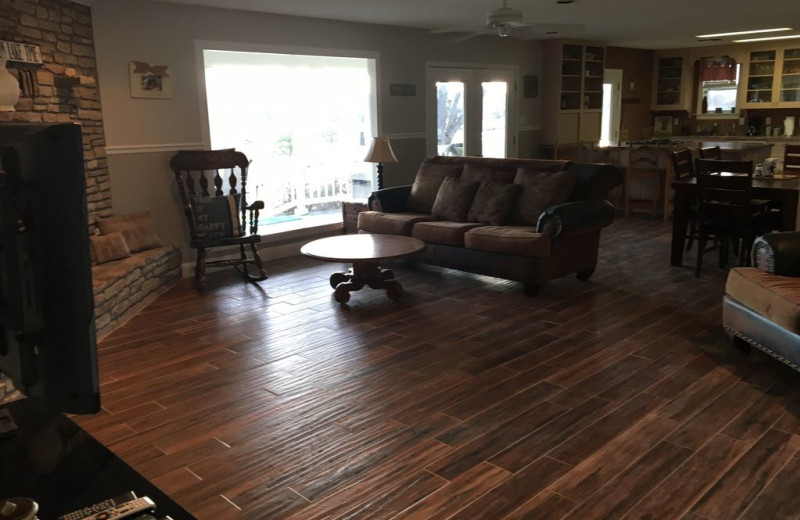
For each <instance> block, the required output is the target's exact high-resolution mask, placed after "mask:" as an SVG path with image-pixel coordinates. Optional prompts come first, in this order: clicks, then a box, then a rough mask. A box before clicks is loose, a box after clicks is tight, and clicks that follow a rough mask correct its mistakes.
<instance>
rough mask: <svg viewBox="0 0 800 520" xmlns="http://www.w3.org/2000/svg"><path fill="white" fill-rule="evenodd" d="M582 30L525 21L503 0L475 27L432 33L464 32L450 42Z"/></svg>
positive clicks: (563, 24) (529, 36)
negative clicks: (491, 36)
mask: <svg viewBox="0 0 800 520" xmlns="http://www.w3.org/2000/svg"><path fill="white" fill-rule="evenodd" d="M581 31H583V26H582V25H580V24H570V23H533V22H528V21H525V13H523V12H522V11H521V10H520V9H514V8H513V7H508V0H503V5H502V7H498V8H497V9H494V10H493V11H489V12H488V13H486V21H485V22H484V23H483V24H481V25H478V26H477V27H449V28H444V29H434V30H432V31H431V33H433V34H441V33H451V32H465V33H468V34H466V35H464V36H461V37H458V38H455V39H453V40H451V42H452V43H456V42H460V41H465V40H468V39H470V38H475V37H477V36H482V35H496V36H499V37H501V38H505V37H507V36H514V37H517V38H523V39H537V38H544V37H548V36H556V35H558V36H560V37H562V36H564V35H571V34H577V33H580V32H581Z"/></svg>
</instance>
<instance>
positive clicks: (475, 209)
mask: <svg viewBox="0 0 800 520" xmlns="http://www.w3.org/2000/svg"><path fill="white" fill-rule="evenodd" d="M521 189H522V186H521V185H519V184H497V183H493V182H485V183H483V184H481V185H480V187H479V188H478V192H477V193H476V194H475V199H474V200H473V201H472V206H470V208H469V212H468V213H467V222H481V223H484V224H489V225H491V226H502V225H503V224H505V223H506V220H508V215H509V213H511V210H512V209H513V208H514V201H515V200H516V198H517V195H518V194H519V192H520V190H521Z"/></svg>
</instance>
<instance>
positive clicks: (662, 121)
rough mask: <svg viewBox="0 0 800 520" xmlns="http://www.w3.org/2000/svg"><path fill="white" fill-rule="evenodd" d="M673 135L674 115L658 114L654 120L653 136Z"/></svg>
mask: <svg viewBox="0 0 800 520" xmlns="http://www.w3.org/2000/svg"><path fill="white" fill-rule="evenodd" d="M671 135H672V116H656V117H655V118H654V120H653V137H670V136H671Z"/></svg>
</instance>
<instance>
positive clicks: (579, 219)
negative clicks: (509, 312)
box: [358, 156, 622, 295]
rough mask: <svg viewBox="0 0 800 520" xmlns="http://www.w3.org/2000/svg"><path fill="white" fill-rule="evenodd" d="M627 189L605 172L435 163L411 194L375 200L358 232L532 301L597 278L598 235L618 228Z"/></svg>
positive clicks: (402, 190) (532, 163)
mask: <svg viewBox="0 0 800 520" xmlns="http://www.w3.org/2000/svg"><path fill="white" fill-rule="evenodd" d="M621 183H622V173H621V172H620V170H619V169H618V168H616V167H614V166H611V165H608V164H578V163H572V162H569V161H552V160H538V159H489V158H481V157H441V156H436V157H432V158H429V159H427V160H425V161H424V162H423V164H422V166H421V167H420V169H419V172H418V173H417V177H416V179H415V181H414V184H413V185H411V186H399V187H394V188H387V189H383V190H379V191H376V192H374V193H373V194H372V197H371V200H370V207H371V208H373V211H365V212H362V213H360V214H359V218H358V228H359V231H360V232H364V233H390V234H402V235H407V236H413V237H415V238H419V239H420V240H423V241H424V242H425V243H426V244H427V247H426V249H425V251H424V252H423V254H422V255H421V256H420V257H419V258H420V260H422V261H424V262H427V263H430V264H434V265H439V266H443V267H449V268H453V269H459V270H463V271H469V272H473V273H478V274H483V275H489V276H495V277H499V278H506V279H509V280H516V281H519V282H522V283H523V284H525V293H526V294H528V295H535V294H536V293H538V291H539V288H540V286H541V284H542V283H543V282H545V281H547V280H552V279H554V278H558V277H561V276H565V275H567V274H572V273H576V274H577V277H578V278H579V279H582V280H585V279H588V278H589V277H590V276H591V275H592V273H593V272H594V269H595V266H596V264H597V252H598V246H599V242H600V230H601V229H602V228H603V227H605V226H608V225H609V224H611V223H612V222H613V220H614V213H615V212H614V207H613V206H612V205H611V204H610V203H609V202H608V201H606V200H605V198H606V196H607V194H608V192H609V190H611V189H612V188H614V187H615V186H617V185H619V184H621Z"/></svg>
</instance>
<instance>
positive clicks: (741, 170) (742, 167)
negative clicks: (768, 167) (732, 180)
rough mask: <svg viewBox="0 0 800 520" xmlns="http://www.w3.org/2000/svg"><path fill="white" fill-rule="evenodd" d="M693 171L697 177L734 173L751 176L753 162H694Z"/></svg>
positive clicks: (704, 160) (717, 160) (698, 159)
mask: <svg viewBox="0 0 800 520" xmlns="http://www.w3.org/2000/svg"><path fill="white" fill-rule="evenodd" d="M694 171H695V173H696V174H697V175H703V174H714V173H723V172H726V173H735V174H739V175H745V174H746V175H749V176H750V177H752V176H753V161H728V160H724V159H703V158H699V157H698V158H697V159H695V160H694Z"/></svg>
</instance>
